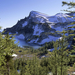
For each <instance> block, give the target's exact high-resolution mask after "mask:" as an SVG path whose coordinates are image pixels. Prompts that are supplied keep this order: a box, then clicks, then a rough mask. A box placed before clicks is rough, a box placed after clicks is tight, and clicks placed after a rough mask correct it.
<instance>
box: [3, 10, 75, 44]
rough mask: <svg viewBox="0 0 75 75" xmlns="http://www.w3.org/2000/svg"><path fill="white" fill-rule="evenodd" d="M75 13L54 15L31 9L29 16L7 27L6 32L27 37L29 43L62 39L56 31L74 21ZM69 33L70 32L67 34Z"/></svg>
mask: <svg viewBox="0 0 75 75" xmlns="http://www.w3.org/2000/svg"><path fill="white" fill-rule="evenodd" d="M70 15H71V16H72V15H74V14H63V13H58V14H56V15H54V16H48V15H46V14H43V13H40V12H37V11H31V12H30V14H29V16H28V17H25V18H24V19H21V20H20V21H18V22H17V24H16V25H14V26H13V27H11V28H6V29H4V30H5V34H6V33H7V32H9V34H15V33H16V37H17V38H19V39H25V41H26V42H27V43H30V44H32V43H35V44H39V45H42V44H44V43H46V42H49V41H52V40H53V41H55V40H57V39H61V34H58V33H57V32H56V31H62V30H63V29H64V28H66V27H68V26H67V25H68V24H69V23H71V22H73V21H74V19H73V18H74V17H70ZM67 35H68V34H67Z"/></svg>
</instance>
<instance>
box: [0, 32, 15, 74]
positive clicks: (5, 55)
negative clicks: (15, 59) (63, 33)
mask: <svg viewBox="0 0 75 75" xmlns="http://www.w3.org/2000/svg"><path fill="white" fill-rule="evenodd" d="M13 45H14V40H13V38H12V39H10V35H9V34H6V35H5V37H4V38H3V35H2V33H0V72H1V73H2V72H3V71H4V72H5V73H4V72H3V73H4V74H5V75H10V65H9V64H10V62H12V61H11V60H12V54H13ZM15 47H16V44H15Z"/></svg>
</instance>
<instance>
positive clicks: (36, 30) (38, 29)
mask: <svg viewBox="0 0 75 75" xmlns="http://www.w3.org/2000/svg"><path fill="white" fill-rule="evenodd" d="M33 29H34V33H33V35H39V36H40V34H41V33H42V32H44V30H42V29H40V28H39V26H38V24H37V25H36V26H34V27H33Z"/></svg>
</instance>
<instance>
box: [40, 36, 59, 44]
mask: <svg viewBox="0 0 75 75" xmlns="http://www.w3.org/2000/svg"><path fill="white" fill-rule="evenodd" d="M58 38H60V37H54V36H50V35H49V36H48V38H46V39H43V40H42V41H41V43H39V44H44V43H46V42H49V41H52V40H53V41H56V40H57V39H58Z"/></svg>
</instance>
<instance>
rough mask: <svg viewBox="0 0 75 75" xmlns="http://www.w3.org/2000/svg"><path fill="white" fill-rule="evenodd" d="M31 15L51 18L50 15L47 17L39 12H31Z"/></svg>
mask: <svg viewBox="0 0 75 75" xmlns="http://www.w3.org/2000/svg"><path fill="white" fill-rule="evenodd" d="M30 15H31V16H32V17H33V16H34V17H35V16H43V17H49V15H47V14H44V13H40V12H38V11H31V12H30Z"/></svg>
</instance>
